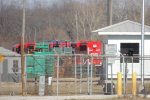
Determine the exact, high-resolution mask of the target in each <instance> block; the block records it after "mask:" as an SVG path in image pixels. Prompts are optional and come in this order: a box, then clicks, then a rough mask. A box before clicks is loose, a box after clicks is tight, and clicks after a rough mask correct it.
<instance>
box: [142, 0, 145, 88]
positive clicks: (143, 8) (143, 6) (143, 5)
mask: <svg viewBox="0 0 150 100" xmlns="http://www.w3.org/2000/svg"><path fill="white" fill-rule="evenodd" d="M144 3H145V0H142V26H141V85H142V89H144V32H145V30H144V18H145V16H144V11H145V4H144Z"/></svg>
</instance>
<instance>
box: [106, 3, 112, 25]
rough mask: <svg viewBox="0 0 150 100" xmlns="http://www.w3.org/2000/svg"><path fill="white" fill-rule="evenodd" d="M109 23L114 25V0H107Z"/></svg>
mask: <svg viewBox="0 0 150 100" xmlns="http://www.w3.org/2000/svg"><path fill="white" fill-rule="evenodd" d="M107 25H108V26H109V25H112V0H107Z"/></svg>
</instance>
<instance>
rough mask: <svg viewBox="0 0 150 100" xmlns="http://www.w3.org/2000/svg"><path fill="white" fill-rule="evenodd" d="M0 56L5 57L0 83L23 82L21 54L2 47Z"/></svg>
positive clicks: (1, 65) (0, 72)
mask: <svg viewBox="0 0 150 100" xmlns="http://www.w3.org/2000/svg"><path fill="white" fill-rule="evenodd" d="M0 55H3V56H4V61H1V62H0V82H19V81H21V57H20V54H17V53H16V52H12V51H11V50H8V49H5V48H3V47H0Z"/></svg>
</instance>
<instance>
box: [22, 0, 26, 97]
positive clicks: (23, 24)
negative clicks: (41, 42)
mask: <svg viewBox="0 0 150 100" xmlns="http://www.w3.org/2000/svg"><path fill="white" fill-rule="evenodd" d="M22 5H23V16H22V34H21V77H22V95H23V96H24V95H25V92H26V90H25V89H26V87H25V56H24V35H25V0H23V1H22Z"/></svg>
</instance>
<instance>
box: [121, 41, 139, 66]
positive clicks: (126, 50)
mask: <svg viewBox="0 0 150 100" xmlns="http://www.w3.org/2000/svg"><path fill="white" fill-rule="evenodd" d="M120 50H121V53H122V54H123V55H124V56H125V57H126V58H125V62H127V63H132V59H131V57H132V56H133V57H134V58H133V63H139V58H135V56H139V43H121V44H120ZM120 62H121V63H122V59H121V60H120Z"/></svg>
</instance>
